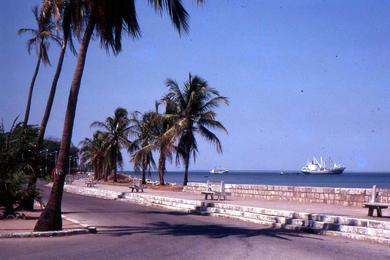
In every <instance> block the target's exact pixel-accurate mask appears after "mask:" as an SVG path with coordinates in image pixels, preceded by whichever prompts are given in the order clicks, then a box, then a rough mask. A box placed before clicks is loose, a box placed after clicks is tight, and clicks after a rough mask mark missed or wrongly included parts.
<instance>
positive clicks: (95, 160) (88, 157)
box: [80, 131, 106, 179]
mask: <svg viewBox="0 0 390 260" xmlns="http://www.w3.org/2000/svg"><path fill="white" fill-rule="evenodd" d="M105 139H106V136H105V135H104V133H102V132H100V131H96V132H95V133H94V135H93V138H92V139H90V138H85V139H84V140H83V141H81V142H80V145H81V149H80V155H81V156H80V162H81V163H82V164H84V165H88V166H89V167H91V168H92V169H93V171H94V173H95V179H101V178H103V176H104V175H105V172H104V169H105V163H104V162H105V151H106V143H105Z"/></svg>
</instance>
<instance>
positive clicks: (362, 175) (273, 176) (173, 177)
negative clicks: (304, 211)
mask: <svg viewBox="0 0 390 260" xmlns="http://www.w3.org/2000/svg"><path fill="white" fill-rule="evenodd" d="M125 173H126V174H128V175H131V176H136V177H140V174H135V173H134V172H125ZM281 173H283V174H281ZM183 176H184V173H183V172H182V171H168V172H166V173H165V181H166V182H170V183H177V184H182V183H183ZM147 179H151V180H153V181H157V180H158V174H157V172H152V173H151V174H150V175H149V174H147ZM188 179H189V182H206V181H207V180H212V181H219V180H223V181H225V183H236V184H260V185H261V184H263V185H290V186H316V187H344V188H371V187H372V185H377V186H378V187H379V188H390V172H344V173H343V174H340V175H306V174H302V173H299V172H294V171H285V172H280V171H230V172H228V173H224V174H210V173H209V172H208V171H190V172H189V174H188Z"/></svg>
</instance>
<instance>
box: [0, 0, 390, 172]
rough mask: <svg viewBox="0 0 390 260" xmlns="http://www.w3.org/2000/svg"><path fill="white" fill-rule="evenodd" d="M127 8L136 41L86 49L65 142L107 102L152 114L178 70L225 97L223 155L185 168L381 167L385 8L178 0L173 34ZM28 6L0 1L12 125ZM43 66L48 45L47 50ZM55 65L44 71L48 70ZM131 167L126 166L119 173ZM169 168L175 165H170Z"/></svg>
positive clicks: (389, 39) (35, 119) (105, 111)
mask: <svg viewBox="0 0 390 260" xmlns="http://www.w3.org/2000/svg"><path fill="white" fill-rule="evenodd" d="M144 2H146V1H137V7H138V17H139V22H140V25H141V29H142V35H143V37H142V39H140V40H132V39H129V38H126V39H125V40H124V42H123V51H122V53H120V54H119V55H118V56H114V55H112V54H109V53H107V52H106V51H105V50H102V49H100V45H99V42H98V41H94V42H92V43H91V45H90V49H89V52H88V57H87V62H86V67H85V71H84V76H83V79H82V86H81V90H80V95H79V102H78V107H77V115H76V120H75V127H74V132H73V143H74V144H78V143H79V141H81V140H82V139H83V138H85V137H87V136H90V135H91V134H92V132H93V130H91V129H90V128H89V125H90V123H91V122H92V121H95V120H103V119H104V118H105V117H107V116H109V115H111V114H112V113H113V111H114V109H115V108H116V107H118V106H121V107H124V108H126V109H128V110H129V111H133V110H139V111H147V110H152V109H153V106H154V101H155V100H156V99H158V98H160V97H161V96H162V95H163V94H164V93H165V92H166V87H165V86H164V81H165V80H166V79H167V78H172V79H175V80H177V81H178V82H180V83H182V82H184V81H185V80H186V79H187V77H188V73H189V72H191V73H192V74H197V75H199V76H201V77H203V78H205V79H206V80H208V82H209V84H210V85H211V86H214V87H215V88H217V89H218V90H219V91H220V92H221V94H223V95H225V96H227V97H229V99H230V103H231V104H230V106H228V107H222V108H220V109H218V111H217V112H218V118H219V119H220V121H222V122H223V124H224V125H225V126H226V128H227V129H228V131H229V134H228V135H226V134H224V133H223V132H219V133H218V134H219V136H220V139H221V141H222V143H223V154H222V155H219V154H217V153H216V152H215V149H214V148H213V147H212V146H211V145H210V144H208V143H206V142H203V141H200V147H199V150H200V154H199V156H198V158H197V161H196V164H195V165H191V166H190V169H193V170H194V169H210V168H212V167H214V166H222V167H226V168H229V169H245V170H256V169H264V170H272V169H275V170H276V169H283V170H285V169H292V170H293V169H299V168H300V167H301V166H302V165H303V164H304V163H305V161H306V160H308V159H310V158H311V157H312V156H313V155H315V156H321V155H322V156H324V157H328V156H330V157H332V158H333V159H334V160H335V161H338V162H341V163H343V164H345V165H346V166H347V169H348V170H351V171H389V170H390V167H389V163H388V162H389V160H388V157H389V150H390V138H389V137H390V134H389V133H390V124H389V119H390V102H389V101H390V85H389V83H390V82H389V72H390V71H389V70H390V16H389V15H388V14H389V13H390V1H315V0H310V1H252V0H247V1H245V0H242V1H227V0H226V1H225V0H220V1H206V4H205V5H204V6H202V7H197V5H196V4H195V2H196V1H183V2H184V4H185V6H186V8H187V10H188V12H189V13H190V15H191V21H190V33H189V34H188V35H183V36H182V37H180V36H179V35H178V34H177V33H176V32H175V31H174V29H173V27H172V26H171V23H170V21H169V19H167V17H166V16H163V17H160V16H159V15H156V14H155V13H154V11H153V10H152V9H151V8H150V7H149V6H148V5H147V4H145V3H144ZM34 3H40V1H39V0H37V1H27V0H24V1H4V3H3V4H2V8H1V10H0V12H1V15H0V22H1V27H0V33H1V34H0V35H1V37H0V78H1V84H0V90H1V95H0V117H1V118H3V120H4V123H5V125H6V127H9V126H10V124H11V122H12V120H13V118H14V117H15V116H17V115H18V114H20V115H21V118H23V113H24V109H25V102H26V97H27V91H28V85H29V82H30V80H31V76H32V73H33V69H34V66H35V62H36V56H35V55H34V54H33V55H31V56H29V55H28V54H27V51H26V48H25V40H26V39H27V36H25V37H19V36H17V34H16V31H17V29H19V28H21V27H30V26H34V20H33V16H32V13H31V8H32V6H33V4H34ZM50 57H51V60H52V64H53V65H55V64H56V62H57V58H58V48H57V47H55V46H54V44H53V45H52V46H51V49H50ZM74 66H75V58H74V57H73V56H72V55H71V54H70V53H68V54H67V56H66V60H65V62H64V68H63V73H62V75H61V79H60V81H59V85H58V92H57V95H56V99H55V104H54V109H53V112H52V117H51V120H50V122H49V126H48V130H47V136H49V137H58V138H59V137H60V136H61V133H62V127H63V118H64V113H65V106H66V102H67V97H68V90H69V86H70V81H71V78H72V74H73V70H74ZM53 67H55V66H53ZM53 67H51V68H50V67H46V68H44V67H42V68H41V71H40V74H39V75H38V78H37V82H36V88H35V92H34V96H33V103H32V111H31V116H30V122H31V123H35V124H39V122H40V120H41V116H42V114H43V111H44V106H45V104H46V99H47V95H48V92H49V88H50V83H51V80H52V77H53V74H54V68H53ZM130 167H131V166H130V165H129V164H128V163H126V165H125V168H126V169H129V168H130ZM168 168H169V169H172V170H176V169H177V168H176V167H175V166H174V165H172V166H170V167H168Z"/></svg>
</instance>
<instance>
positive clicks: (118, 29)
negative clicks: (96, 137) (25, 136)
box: [35, 0, 188, 231]
mask: <svg viewBox="0 0 390 260" xmlns="http://www.w3.org/2000/svg"><path fill="white" fill-rule="evenodd" d="M45 1H49V0H44V2H45ZM61 2H62V3H65V2H68V1H64V0H63V1H61ZM69 2H75V5H74V6H72V9H73V12H72V13H74V14H75V16H74V17H73V19H71V20H70V21H69V23H70V24H71V25H72V26H73V28H75V30H76V31H77V32H78V33H79V32H81V29H84V30H83V36H82V40H81V44H80V48H79V52H78V56H77V65H76V68H75V71H74V74H73V80H72V83H71V87H70V93H69V98H68V105H67V108H66V112H65V120H64V128H63V134H62V139H61V147H60V152H59V155H58V160H57V165H56V174H55V178H54V183H53V187H52V191H51V193H50V197H49V201H48V203H47V205H46V208H45V210H44V212H42V214H41V216H40V218H39V220H38V222H37V224H36V226H35V230H36V231H45V230H60V229H62V219H61V200H62V194H63V187H64V181H65V174H64V172H65V171H64V167H65V165H66V161H67V159H68V156H69V147H70V144H71V139H72V132H73V123H74V118H75V115H76V107H77V98H78V93H79V90H80V84H81V78H82V75H83V71H84V65H85V61H86V57H87V51H88V46H89V42H90V40H91V37H92V34H93V32H94V31H95V32H96V35H97V36H98V38H99V39H100V42H101V45H102V47H104V48H105V49H111V50H112V51H113V53H114V54H118V53H119V52H120V51H121V49H122V44H121V39H122V33H123V32H124V33H128V34H129V35H130V36H131V37H133V38H138V37H140V28H139V25H138V21H137V17H136V9H135V4H134V0H116V1H110V0H95V1H92V0H84V1H81V0H79V1H69ZM149 3H150V4H151V5H152V6H153V8H154V9H155V10H157V11H158V12H160V13H161V12H162V11H167V13H168V15H169V16H170V18H171V20H172V23H173V24H174V26H175V27H176V29H177V30H178V32H179V33H181V32H182V31H187V30H188V23H187V20H188V14H187V12H186V10H185V9H184V7H183V6H182V4H181V1H180V0H149Z"/></svg>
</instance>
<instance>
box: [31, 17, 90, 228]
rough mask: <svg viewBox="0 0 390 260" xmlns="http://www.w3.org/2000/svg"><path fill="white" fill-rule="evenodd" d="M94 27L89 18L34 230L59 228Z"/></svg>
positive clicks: (60, 226)
mask: <svg viewBox="0 0 390 260" xmlns="http://www.w3.org/2000/svg"><path fill="white" fill-rule="evenodd" d="M94 27H95V21H94V20H93V18H90V19H89V21H88V25H87V27H86V29H85V32H84V36H83V39H82V41H81V45H80V49H79V54H78V57H77V65H76V69H75V72H74V74H73V80H72V85H71V88H70V93H69V98H68V105H67V108H66V114H65V120H64V129H63V133H62V139H61V146H60V152H59V155H58V160H57V165H56V170H55V176H54V183H53V187H52V189H51V193H50V197H49V201H48V203H47V205H46V208H45V210H44V211H43V212H42V214H41V216H40V217H39V220H38V221H37V224H36V225H35V228H34V230H35V231H49V230H61V229H62V219H61V201H62V194H63V190H64V181H65V172H66V171H65V165H66V162H67V159H68V157H69V149H70V144H71V140H72V131H73V123H74V118H75V115H76V107H77V97H78V93H79V90H80V84H81V78H82V76H83V71H84V65H85V60H86V58H87V50H88V45H89V42H90V40H91V36H92V33H93V30H94Z"/></svg>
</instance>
